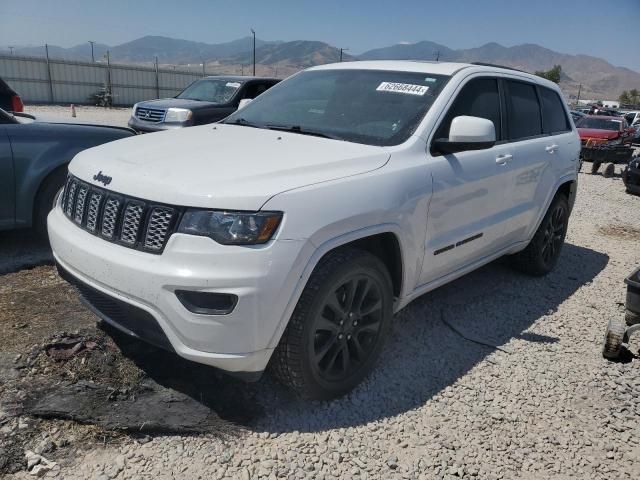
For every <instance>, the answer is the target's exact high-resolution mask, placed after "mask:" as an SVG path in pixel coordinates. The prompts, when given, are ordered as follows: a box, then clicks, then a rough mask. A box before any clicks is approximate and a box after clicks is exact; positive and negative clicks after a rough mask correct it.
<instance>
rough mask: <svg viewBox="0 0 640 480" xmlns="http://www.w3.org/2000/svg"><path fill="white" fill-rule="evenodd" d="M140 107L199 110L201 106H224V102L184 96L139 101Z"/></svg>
mask: <svg viewBox="0 0 640 480" xmlns="http://www.w3.org/2000/svg"><path fill="white" fill-rule="evenodd" d="M137 105H138V106H139V107H145V108H161V109H163V110H164V109H167V108H188V109H189V110H198V109H200V108H211V107H222V106H223V105H222V104H218V103H213V102H206V101H204V100H188V99H182V98H160V99H158V100H147V101H144V102H139V103H138V104H137Z"/></svg>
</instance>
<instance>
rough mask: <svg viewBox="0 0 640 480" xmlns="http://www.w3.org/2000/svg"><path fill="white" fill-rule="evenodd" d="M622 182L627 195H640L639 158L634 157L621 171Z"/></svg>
mask: <svg viewBox="0 0 640 480" xmlns="http://www.w3.org/2000/svg"><path fill="white" fill-rule="evenodd" d="M622 181H623V182H624V186H625V188H626V190H627V193H634V194H636V195H640V157H634V158H633V159H632V160H631V161H630V162H629V165H627V167H626V168H625V169H624V170H623V171H622Z"/></svg>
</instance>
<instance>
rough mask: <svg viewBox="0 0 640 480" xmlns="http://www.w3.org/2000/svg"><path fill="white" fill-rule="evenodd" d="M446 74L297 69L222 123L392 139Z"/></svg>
mask: <svg viewBox="0 0 640 480" xmlns="http://www.w3.org/2000/svg"><path fill="white" fill-rule="evenodd" d="M448 78H449V77H445V76H442V75H430V74H425V73H415V72H395V71H377V70H317V71H313V70H312V71H307V72H302V73H300V74H298V75H295V76H293V77H291V78H290V79H288V80H285V81H284V82H282V83H280V84H278V85H276V86H275V87H273V88H271V89H269V90H268V91H267V92H265V93H264V94H262V95H260V97H258V98H257V99H256V100H254V101H253V102H251V103H250V104H249V105H247V106H246V107H245V108H243V109H241V110H239V111H237V112H236V113H234V114H233V115H231V116H230V117H228V118H227V120H225V123H235V124H239V125H243V124H244V125H247V126H252V127H259V128H274V129H278V130H287V131H292V132H294V133H300V134H309V135H317V136H323V137H329V138H334V139H338V140H345V141H349V142H356V143H364V144H368V145H377V146H386V145H398V144H400V143H402V142H404V141H405V140H406V139H407V138H409V136H410V135H411V134H413V132H414V130H415V128H416V127H417V125H418V124H419V122H420V121H421V120H422V118H423V117H424V115H425V113H426V112H427V110H428V109H429V107H430V106H431V105H432V104H433V101H434V100H435V98H436V97H437V95H438V94H439V93H440V91H441V90H442V87H443V86H444V84H445V83H446V81H447V80H448Z"/></svg>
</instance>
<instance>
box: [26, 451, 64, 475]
mask: <svg viewBox="0 0 640 480" xmlns="http://www.w3.org/2000/svg"><path fill="white" fill-rule="evenodd" d="M24 456H25V458H26V460H27V471H28V472H29V473H30V474H31V475H34V476H36V477H42V476H44V475H45V474H46V473H47V472H48V471H50V470H53V469H54V467H56V466H57V463H56V462H52V461H51V460H47V459H46V458H44V457H43V456H42V455H38V454H37V453H35V452H32V451H31V450H27V451H26V452H24Z"/></svg>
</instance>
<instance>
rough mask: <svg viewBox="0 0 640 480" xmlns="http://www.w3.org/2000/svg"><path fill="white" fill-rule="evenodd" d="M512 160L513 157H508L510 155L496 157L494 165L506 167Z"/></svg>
mask: <svg viewBox="0 0 640 480" xmlns="http://www.w3.org/2000/svg"><path fill="white" fill-rule="evenodd" d="M512 158H513V155H510V154H506V155H498V156H497V157H496V163H497V164H498V165H506V164H507V163H509V162H510V161H511V159H512Z"/></svg>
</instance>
